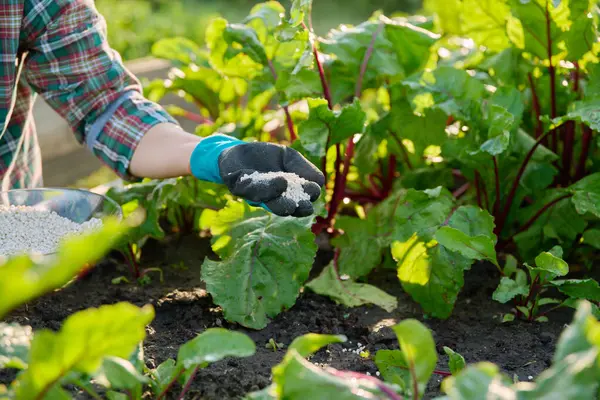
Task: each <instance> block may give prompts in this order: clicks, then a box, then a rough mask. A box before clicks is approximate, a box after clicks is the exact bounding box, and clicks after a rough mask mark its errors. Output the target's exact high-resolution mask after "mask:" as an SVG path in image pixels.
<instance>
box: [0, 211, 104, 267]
mask: <svg viewBox="0 0 600 400" xmlns="http://www.w3.org/2000/svg"><path fill="white" fill-rule="evenodd" d="M101 226H102V221H101V220H100V219H97V218H92V219H91V220H89V221H87V222H84V223H83V224H78V223H76V222H73V221H71V220H69V219H67V218H64V217H61V216H60V215H58V214H56V213H55V212H53V211H48V210H40V209H36V208H34V207H28V206H9V207H7V206H2V205H0V257H2V256H10V255H15V254H20V253H40V254H50V253H54V252H55V251H56V250H57V249H58V246H59V244H60V242H61V240H62V239H63V238H64V237H65V236H68V235H81V234H83V233H86V232H88V231H90V230H93V229H98V228H100V227H101Z"/></svg>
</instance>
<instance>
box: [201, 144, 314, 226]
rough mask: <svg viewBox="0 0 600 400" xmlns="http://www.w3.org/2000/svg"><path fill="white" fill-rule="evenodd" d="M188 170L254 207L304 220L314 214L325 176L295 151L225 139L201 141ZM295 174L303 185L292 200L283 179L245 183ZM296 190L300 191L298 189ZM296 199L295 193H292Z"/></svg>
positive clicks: (288, 182) (285, 179) (289, 179)
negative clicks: (264, 176)
mask: <svg viewBox="0 0 600 400" xmlns="http://www.w3.org/2000/svg"><path fill="white" fill-rule="evenodd" d="M190 168H191V172H192V175H194V176H195V177H196V178H198V179H201V180H205V181H209V182H216V183H224V184H225V185H227V187H228V188H229V190H230V191H231V193H232V194H234V195H236V196H240V197H242V198H244V199H245V200H246V201H247V202H248V203H250V204H251V205H254V206H259V207H263V208H265V209H266V210H268V211H271V212H272V213H274V214H277V215H281V216H288V215H292V216H295V217H305V216H308V215H311V214H312V213H313V212H314V209H313V205H312V203H313V202H314V201H316V200H317V199H318V198H319V195H320V194H321V188H322V187H323V185H324V184H325V176H323V173H322V172H321V171H319V169H318V168H317V167H315V166H314V165H313V164H311V163H310V162H309V161H308V160H307V159H306V158H304V157H303V156H302V155H301V154H300V153H298V152H297V151H296V150H294V149H292V148H289V147H285V146H281V145H278V144H273V143H263V142H254V143H247V142H244V141H241V140H239V139H236V138H233V137H231V136H227V135H221V134H215V135H211V136H209V137H207V138H204V139H203V140H202V141H201V142H200V143H199V144H198V145H197V146H196V148H195V149H194V151H193V153H192V155H191V159H190ZM269 172H275V173H277V172H283V173H289V174H296V175H297V176H298V177H300V178H303V179H305V180H306V182H304V183H302V185H301V188H302V190H299V193H300V195H301V196H300V197H304V199H299V197H296V198H295V200H294V199H292V198H289V196H288V194H289V193H284V192H286V190H287V189H288V186H290V187H294V186H295V185H290V183H291V182H292V180H291V178H290V177H289V176H287V177H281V176H280V177H272V178H269V179H266V180H255V179H248V176H252V174H255V173H269ZM298 189H300V188H298ZM294 193H296V195H298V192H297V191H294Z"/></svg>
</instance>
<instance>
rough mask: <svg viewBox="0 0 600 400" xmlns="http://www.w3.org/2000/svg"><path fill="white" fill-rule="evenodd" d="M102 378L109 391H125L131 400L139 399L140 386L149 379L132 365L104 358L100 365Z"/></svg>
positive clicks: (112, 358)
mask: <svg viewBox="0 0 600 400" xmlns="http://www.w3.org/2000/svg"><path fill="white" fill-rule="evenodd" d="M102 375H103V378H104V379H106V381H107V382H108V383H109V385H108V386H109V387H110V388H111V389H116V390H127V391H128V392H129V393H130V394H131V398H134V399H136V398H140V397H141V395H142V386H143V385H144V384H146V383H148V382H149V379H148V378H147V377H146V376H144V375H143V374H142V373H140V372H139V371H138V370H136V369H135V367H134V366H133V364H132V363H130V362H129V361H127V360H124V359H122V358H118V357H106V358H105V359H104V362H103V363H102Z"/></svg>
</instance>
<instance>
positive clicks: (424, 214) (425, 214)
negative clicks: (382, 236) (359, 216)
mask: <svg viewBox="0 0 600 400" xmlns="http://www.w3.org/2000/svg"><path fill="white" fill-rule="evenodd" d="M452 206H453V199H452V195H451V194H450V192H448V190H446V189H444V188H441V187H438V188H436V189H432V190H424V191H417V190H414V189H409V190H407V191H400V192H397V193H395V194H393V195H392V196H390V197H389V198H388V199H386V200H385V201H384V202H382V203H381V205H380V206H379V207H380V209H381V212H383V213H384V215H389V216H390V217H389V218H390V220H391V221H392V223H393V231H392V234H391V235H390V241H392V240H398V241H401V242H404V241H407V240H409V239H410V238H411V237H412V236H413V234H415V233H416V234H417V235H418V236H419V237H420V238H423V240H426V241H429V240H431V239H432V238H433V235H434V234H435V232H436V231H437V230H438V228H439V226H440V225H441V224H443V223H444V221H445V220H446V219H447V218H448V215H449V214H450V211H451V210H452Z"/></svg>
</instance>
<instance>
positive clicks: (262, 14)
mask: <svg viewBox="0 0 600 400" xmlns="http://www.w3.org/2000/svg"><path fill="white" fill-rule="evenodd" d="M282 15H285V7H284V6H282V5H281V3H279V2H277V1H266V2H264V3H259V4H257V5H255V6H254V7H252V9H251V10H250V13H249V14H248V16H247V17H246V18H245V19H244V23H245V24H248V23H251V22H252V21H254V20H260V21H262V22H263V24H264V26H265V27H266V28H267V29H274V28H276V27H277V26H278V25H279V24H280V23H281V16H282Z"/></svg>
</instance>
